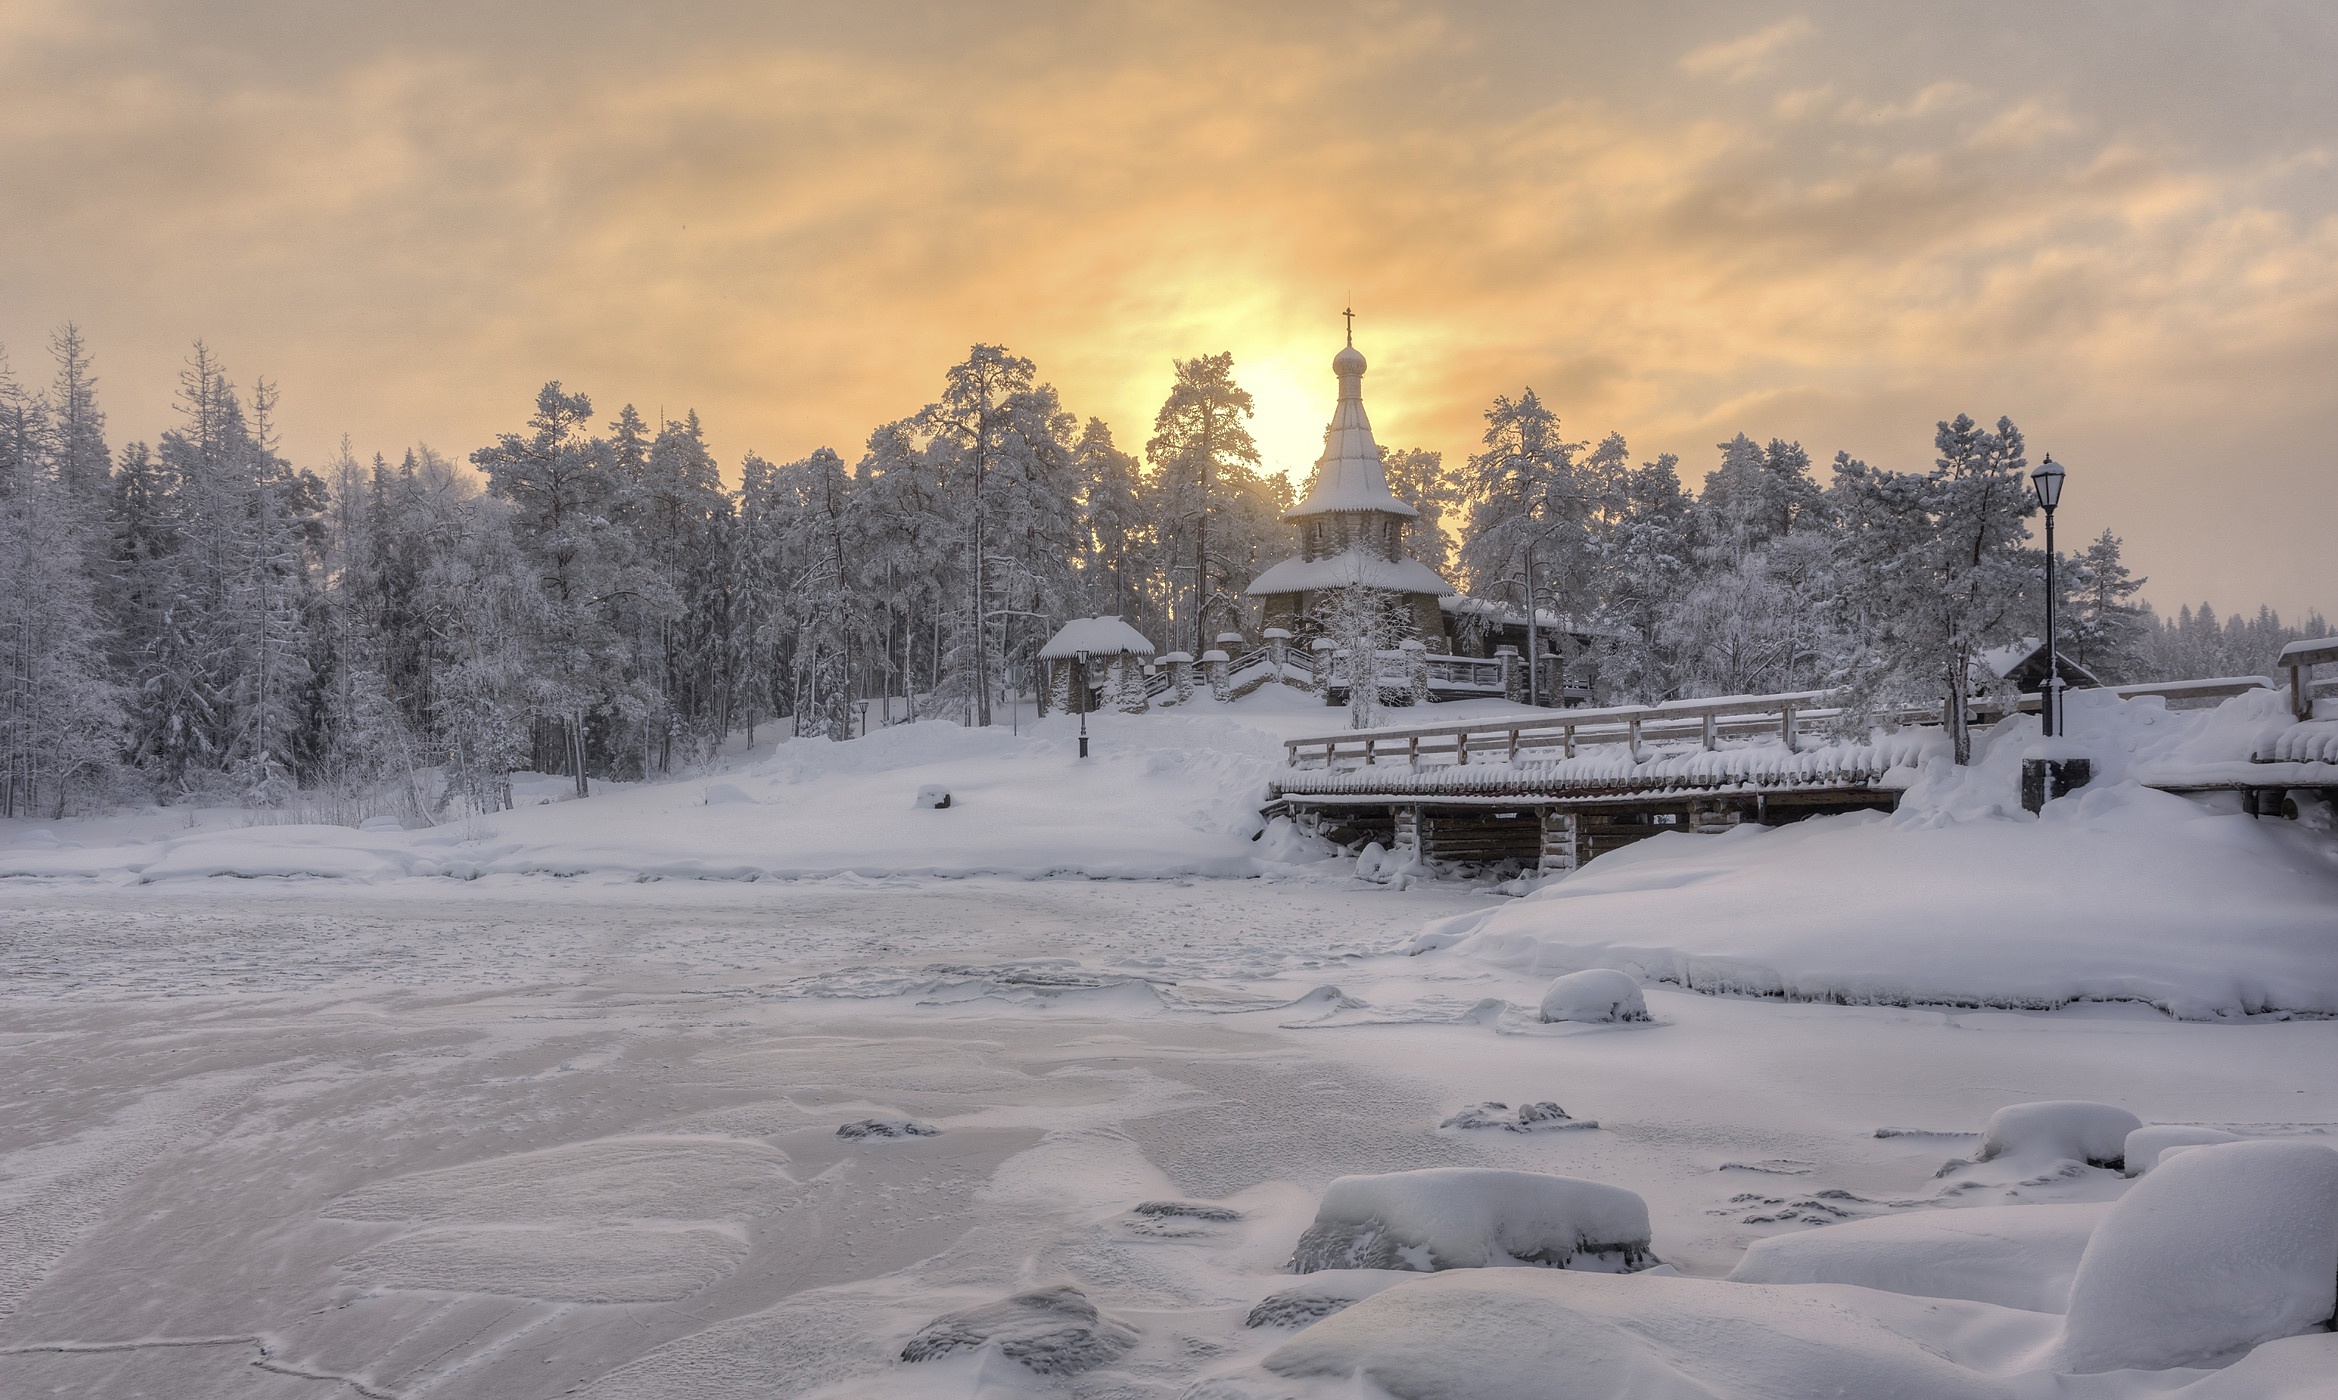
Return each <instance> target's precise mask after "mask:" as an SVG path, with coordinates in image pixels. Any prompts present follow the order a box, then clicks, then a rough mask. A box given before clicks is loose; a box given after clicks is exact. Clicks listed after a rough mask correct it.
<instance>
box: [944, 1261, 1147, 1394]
mask: <svg viewBox="0 0 2338 1400" xmlns="http://www.w3.org/2000/svg"><path fill="white" fill-rule="evenodd" d="M1136 1339H1137V1334H1136V1329H1135V1328H1133V1327H1131V1326H1129V1325H1128V1324H1127V1323H1125V1322H1122V1321H1120V1320H1119V1319H1117V1318H1112V1317H1107V1316H1105V1315H1104V1314H1103V1313H1101V1312H1098V1311H1097V1310H1096V1305H1095V1304H1094V1303H1091V1302H1089V1301H1088V1296H1087V1295H1086V1294H1084V1293H1082V1292H1081V1291H1080V1290H1079V1289H1077V1288H1074V1287H1072V1286H1071V1285H1070V1284H1068V1283H1066V1284H1057V1285H1056V1286H1055V1287H1053V1288H1035V1289H1032V1290H1031V1291H1030V1292H1027V1293H1017V1294H1015V1295H1014V1296H1013V1297H1011V1298H1001V1299H1000V1300H998V1301H997V1302H995V1303H985V1304H983V1305H982V1306H980V1307H975V1308H968V1309H966V1310H965V1311H963V1312H954V1313H945V1314H943V1315H942V1316H940V1317H937V1318H935V1319H934V1320H933V1321H931V1322H929V1323H927V1324H926V1325H925V1326H923V1327H921V1328H919V1329H918V1332H917V1335H916V1336H914V1337H911V1338H910V1339H909V1341H908V1343H907V1344H906V1345H904V1346H903V1347H902V1348H901V1359H902V1360H904V1361H934V1360H938V1359H940V1358H941V1357H944V1356H948V1355H950V1354H952V1353H953V1352H961V1351H972V1350H974V1349H975V1348H977V1347H985V1346H992V1347H996V1348H998V1352H999V1354H1000V1355H1001V1356H1004V1357H1006V1358H1007V1359H1008V1360H1010V1361H1017V1362H1020V1363H1022V1364H1023V1365H1024V1366H1026V1367H1028V1368H1029V1369H1031V1370H1033V1371H1035V1372H1037V1373H1039V1374H1040V1375H1043V1376H1070V1375H1077V1374H1078V1373H1080V1372H1082V1371H1088V1370H1093V1369H1095V1368H1096V1367H1098V1366H1101V1365H1103V1364H1105V1363H1106V1362H1108V1361H1114V1360H1118V1359H1119V1358H1120V1357H1121V1356H1122V1355H1124V1354H1125V1353H1126V1352H1127V1351H1128V1349H1129V1348H1130V1347H1133V1346H1135V1345H1136Z"/></svg>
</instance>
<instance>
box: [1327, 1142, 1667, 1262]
mask: <svg viewBox="0 0 2338 1400" xmlns="http://www.w3.org/2000/svg"><path fill="white" fill-rule="evenodd" d="M1651 1233H1652V1232H1651V1231H1650V1229H1649V1225H1648V1204H1647V1202H1645V1201H1643V1200H1641V1199H1640V1197H1639V1196H1638V1195H1636V1194H1635V1193H1633V1192H1630V1191H1626V1190H1624V1189H1623V1188H1622V1187H1620V1186H1607V1185H1603V1184H1601V1183H1599V1182H1596V1181H1581V1180H1578V1179H1576V1178H1574V1177H1567V1176H1551V1175H1548V1174H1545V1173H1542V1172H1518V1171H1495V1170H1491V1169H1486V1168H1477V1167H1430V1168H1427V1169H1425V1170H1421V1171H1409V1172H1389V1173H1386V1174H1383V1175H1378V1176H1343V1177H1341V1178H1339V1179H1338V1180H1337V1181H1334V1182H1332V1183H1331V1185H1330V1187H1329V1188H1327V1189H1326V1190H1325V1191H1324V1193H1323V1204H1322V1205H1321V1206H1320V1207H1318V1208H1317V1210H1316V1212H1315V1223H1314V1224H1312V1225H1310V1226H1308V1227H1307V1232H1306V1233H1305V1234H1303V1235H1301V1236H1300V1237H1299V1247H1298V1249H1297V1251H1296V1252H1294V1253H1293V1254H1292V1256H1291V1268H1292V1269H1293V1270H1294V1271H1295V1272H1298V1273H1303V1274H1304V1273H1312V1272H1314V1271H1315V1270H1318V1269H1414V1270H1418V1271H1420V1272H1423V1273H1426V1272H1431V1271H1434V1270H1438V1269H1482V1268H1486V1267H1489V1266H1493V1265H1499V1264H1542V1265H1546V1266H1548V1267H1551V1268H1558V1269H1569V1268H1575V1269H1596V1270H1604V1271H1607V1272H1611V1273H1612V1272H1619V1271H1628V1270H1632V1269H1644V1268H1648V1267H1650V1266H1651V1265H1653V1264H1655V1263H1656V1259H1655V1256H1653V1255H1651V1254H1650V1253H1649V1252H1648V1246H1649V1243H1650V1237H1651Z"/></svg>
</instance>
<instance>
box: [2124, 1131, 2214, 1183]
mask: <svg viewBox="0 0 2338 1400" xmlns="http://www.w3.org/2000/svg"><path fill="white" fill-rule="evenodd" d="M2239 1141H2240V1137H2239V1135H2238V1134H2235V1133H2228V1132H2226V1131H2224V1129H2222V1128H2194V1127H2187V1126H2184V1125H2182V1124H2176V1123H2154V1124H2152V1125H2150V1126H2149V1127H2144V1128H2137V1129H2136V1130H2135V1131H2134V1132H2131V1133H2129V1134H2127V1160H2126V1166H2125V1168H2124V1169H2125V1171H2126V1173H2127V1175H2129V1176H2141V1175H2143V1174H2144V1173H2145V1172H2147V1171H2150V1170H2151V1169H2152V1168H2153V1167H2156V1166H2158V1165H2159V1156H2160V1154H2161V1153H2162V1152H2165V1151H2167V1150H2168V1149H2169V1148H2171V1147H2193V1146H2197V1145H2199V1144H2202V1143H2212V1142H2239Z"/></svg>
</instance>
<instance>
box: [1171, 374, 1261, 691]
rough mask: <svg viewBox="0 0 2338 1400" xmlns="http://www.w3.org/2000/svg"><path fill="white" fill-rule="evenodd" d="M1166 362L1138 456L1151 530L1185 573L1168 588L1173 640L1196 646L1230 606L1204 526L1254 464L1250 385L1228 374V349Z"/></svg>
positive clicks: (1217, 553)
mask: <svg viewBox="0 0 2338 1400" xmlns="http://www.w3.org/2000/svg"><path fill="white" fill-rule="evenodd" d="M1170 363H1171V365H1172V366H1173V367H1174V370H1175V378H1174V379H1173V380H1172V381H1171V383H1170V386H1169V394H1168V397H1167V398H1165V399H1163V400H1162V401H1161V408H1160V411H1159V412H1158V413H1156V414H1155V415H1154V417H1153V436H1152V438H1151V439H1150V440H1149V441H1147V442H1146V444H1145V460H1146V461H1147V462H1149V463H1150V464H1151V465H1152V469H1153V476H1152V482H1151V488H1152V493H1153V498H1154V506H1155V511H1156V513H1155V517H1154V522H1153V528H1154V531H1155V533H1156V534H1157V535H1158V536H1159V538H1160V539H1161V541H1162V545H1163V549H1164V552H1165V553H1166V554H1167V556H1168V559H1169V561H1170V563H1169V568H1170V570H1171V571H1172V574H1171V576H1172V577H1173V578H1174V577H1175V574H1176V571H1178V570H1184V571H1186V572H1187V573H1188V575H1189V580H1190V582H1189V586H1188V588H1187V589H1186V590H1184V591H1182V592H1178V591H1176V590H1174V589H1173V592H1172V596H1173V600H1174V601H1173V603H1172V607H1173V610H1174V614H1175V627H1176V631H1177V634H1178V636H1179V637H1180V638H1181V639H1183V640H1182V641H1181V642H1180V645H1181V646H1183V645H1185V644H1186V643H1187V642H1190V647H1189V648H1188V649H1189V650H1191V651H1193V652H1195V653H1197V654H1198V653H1200V652H1202V651H1205V650H1207V649H1208V647H1209V638H1210V637H1211V636H1212V635H1213V632H1212V626H1213V624H1212V619H1225V618H1226V617H1227V613H1228V609H1229V608H1231V607H1233V606H1235V604H1234V596H1235V595H1234V593H1233V592H1232V591H1231V590H1230V589H1229V582H1230V581H1229V579H1228V577H1227V570H1226V568H1225V561H1224V558H1223V553H1224V551H1222V550H1213V549H1212V547H1211V541H1210V530H1211V527H1212V524H1213V522H1214V521H1215V520H1216V518H1217V517H1218V515H1219V514H1220V504H1221V501H1222V500H1223V499H1224V498H1226V497H1228V496H1230V495H1231V494H1233V493H1232V491H1231V490H1230V489H1229V488H1231V487H1235V486H1237V485H1238V484H1239V479H1240V477H1241V476H1242V475H1243V474H1250V475H1255V474H1256V472H1257V469H1258V461H1259V458H1258V444H1257V443H1256V442H1255V441H1253V440H1252V439H1251V436H1250V429H1249V427H1248V426H1247V425H1246V424H1245V422H1244V420H1245V419H1247V418H1249V417H1250V416H1251V415H1252V413H1253V412H1254V411H1255V410H1254V406H1253V404H1252V402H1251V398H1250V391H1249V390H1247V389H1245V388H1243V387H1242V386H1241V385H1240V384H1238V383H1236V382H1235V381H1234V354H1233V352H1232V351H1221V352H1220V353H1218V354H1215V355H1196V356H1194V357H1193V358H1192V359H1190V360H1172V361H1170ZM1248 582H1249V580H1248V579H1247V578H1245V579H1244V580H1242V583H1243V584H1247V583H1248Z"/></svg>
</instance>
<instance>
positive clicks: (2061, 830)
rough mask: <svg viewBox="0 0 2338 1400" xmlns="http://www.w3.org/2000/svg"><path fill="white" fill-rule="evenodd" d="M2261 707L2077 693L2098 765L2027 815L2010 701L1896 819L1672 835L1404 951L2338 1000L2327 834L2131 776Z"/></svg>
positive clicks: (1898, 989) (2195, 759)
mask: <svg viewBox="0 0 2338 1400" xmlns="http://www.w3.org/2000/svg"><path fill="white" fill-rule="evenodd" d="M2268 703H2269V702H2268V701H2266V700H2265V699H2264V698H2263V697H2261V696H2243V697H2240V698H2238V699H2236V700H2233V701H2231V702H2228V704H2226V705H2225V706H2224V707H2222V708H2220V709H2218V710H2216V711H2211V712H2206V713H2203V714H2191V715H2180V716H2179V715H2171V714H2169V713H2168V712H2167V711H2166V710H2165V709H2164V708H2161V707H2159V706H2158V705H2156V704H2144V703H2142V702H2126V703H2121V702H2118V701H2115V700H2096V701H2095V702H2093V703H2091V704H2087V705H2081V704H2080V703H2079V700H2078V697H2075V696H2074V697H2073V698H2072V709H2073V725H2072V728H2073V731H2074V736H2073V738H2072V739H2071V740H2070V741H2067V742H2068V744H2069V745H2070V746H2072V747H2073V748H2074V750H2075V751H2077V752H2083V753H2087V754H2091V755H2092V756H2094V757H2095V760H2096V773H2097V782H2096V783H2095V785H2094V786H2092V787H2090V788H2087V789H2085V790H2082V791H2081V792H2078V793H2076V794H2073V795H2072V796H2070V797H2068V798H2065V799H2062V800H2061V801H2058V802H2054V803H2051V804H2049V805H2048V806H2047V808H2046V810H2045V811H2044V812H2043V813H2041V814H2040V815H2039V816H2037V817H2034V818H2033V817H2031V816H2029V815H2028V814H2026V813H2024V812H2022V811H2021V810H2020V807H2019V803H2018V799H2017V794H2018V778H2019V772H2020V765H2021V760H2022V757H2023V755H2024V753H2025V751H2026V750H2028V749H2030V748H2032V747H2034V746H2035V744H2036V742H2037V741H2036V738H2035V731H2036V722H2035V720H2033V719H2030V718H2028V717H2023V718H2021V719H2017V720H2013V721H2009V722H2007V723H2006V724H2003V725H2000V726H1999V727H1998V729H1997V730H1996V731H1995V732H1993V733H1991V734H1989V735H1987V736H1984V738H1983V741H1982V743H1981V746H1980V748H1979V750H1978V751H1977V754H1976V762H1975V763H1974V764H1973V765H1972V766H1970V767H1968V768H1962V769H1959V768H1956V767H1954V766H1952V765H1950V764H1948V763H1946V762H1945V761H1942V760H1935V761H1933V762H1931V763H1929V764H1928V765H1927V766H1926V767H1925V769H1924V770H1923V771H1922V772H1921V773H1920V774H1918V775H1917V776H1916V777H1915V779H1914V781H1913V783H1912V785H1911V786H1910V788H1909V790H1908V792H1907V794H1906V796H1905V798H1904V799H1903V801H1902V803H1901V805H1900V808H1899V810H1898V811H1897V812H1894V813H1892V814H1890V815H1888V816H1886V815H1883V814H1862V815H1856V816H1842V817H1824V818H1818V819H1815V820H1811V821H1805V822H1800V823H1797V824H1795V825H1791V826H1785V827H1776V828H1761V827H1751V826H1749V827H1741V828H1739V829H1737V830H1735V831H1732V832H1729V833H1727V834H1725V835H1720V836H1706V835H1688V834H1685V833H1684V834H1672V833H1668V834H1666V835H1662V836H1658V837H1655V838H1654V839H1652V840H1648V841H1644V842H1641V843H1639V844H1637V845H1633V846H1630V847H1626V848H1625V849H1623V850H1620V851H1615V852H1612V853H1610V854H1608V855H1604V856H1601V857H1600V858H1598V859H1597V860H1594V861H1592V862H1590V863H1589V864H1587V865H1586V866H1584V867H1583V868H1582V869H1581V870H1579V871H1577V872H1575V873H1574V874H1573V875H1570V876H1568V877H1567V878H1565V879H1563V880H1560V881H1557V882H1555V883H1553V884H1550V885H1547V886H1545V887H1544V888H1542V889H1540V890H1538V891H1536V892H1535V893H1533V894H1531V895H1529V896H1528V897H1526V898H1524V899H1522V900H1519V901H1518V902H1516V903H1514V904H1510V905H1506V906H1503V907H1501V908H1498V909H1493V910H1488V911H1486V912H1484V913H1481V914H1474V915H1465V916H1462V917H1460V918H1457V919H1450V920H1445V921H1442V922H1440V923H1437V924H1433V925H1431V926H1430V927H1429V928H1427V929H1426V930H1425V931H1424V932H1423V933H1422V934H1421V936H1420V937H1419V938H1417V939H1416V940H1415V941H1414V942H1413V944H1412V945H1411V951H1413V952H1415V953H1423V952H1432V951H1437V950H1441V949H1448V948H1450V949H1456V950H1458V951H1460V952H1461V953H1463V954H1465V955H1467V956H1471V957H1476V958H1482V959H1484V960H1486V961H1489V962H1491V963H1494V964H1496V965H1499V966H1503V967H1507V968H1511V969H1513V970H1516V971H1519V972H1522V973H1526V974H1530V975H1534V976H1540V977H1549V976H1554V975H1557V974H1562V973H1570V972H1577V971H1582V970H1585V969H1590V968H1614V969H1617V970H1620V971H1623V972H1628V973H1631V974H1633V975H1634V976H1636V977H1640V978H1642V979H1645V980H1652V981H1661V982H1671V983H1677V984H1678V985H1680V986H1683V987H1688V988H1692V989H1695V990H1699V991H1710V992H1736V993H1750V994H1754V995H1761V996H1779V997H1787V998H1793V999H1801V1000H1815V1001H1841V1002H1852V1003H1881V1004H1898V1005H1907V1004H1944V1005H1952V1006H1999V1007H2028V1008H2050V1007H2055V1006H2060V1005H2063V1004H2065V1003H2068V1002H2072V1001H2079V1000H2125V1001H2142V1002H2149V1003H2151V1004H2152V1005H2155V1006H2158V1007H2159V1008H2161V1009H2162V1010H2164V1011H2166V1012H2168V1013H2170V1014H2172V1015H2175V1016H2180V1017H2185V1018H2189V1019H2215V1018H2224V1017H2236V1016H2244V1015H2250V1014H2257V1013H2264V1012H2314V1013H2325V1014H2328V1013H2338V841H2334V840H2333V839H2332V837H2331V836H2330V835H2329V833H2327V832H2323V831H2319V830H2316V829H2314V828H2312V827H2310V826H2308V825H2306V824H2303V823H2297V822H2286V821H2279V820H2259V819H2257V818H2253V817H2245V816H2241V815H2239V814H2238V813H2237V811H2223V810H2219V808H2218V807H2217V805H2216V804H2214V803H2212V802H2207V801H2199V800H2193V799H2189V798H2184V797H2178V796H2174V795H2171V794H2168V793H2163V792H2159V791H2156V790H2154V789H2150V788H2146V787H2143V786H2141V785H2139V784H2138V783H2137V782H2136V781H2134V780H2133V776H2132V775H2133V774H2135V773H2137V772H2142V771H2146V770H2149V771H2151V772H2155V773H2156V772H2159V771H2161V770H2164V769H2168V768H2170V767H2171V766H2175V767H2186V766H2189V767H2194V768H2196V767H2201V766H2204V765H2208V764H2211V763H2212V762H2225V761H2227V760H2229V759H2230V758H2231V755H2233V754H2236V753H2237V754H2240V755H2241V756H2242V758H2241V760H2240V761H2242V762H2244V763H2245V761H2246V754H2247V753H2248V752H2249V747H2250V746H2251V745H2252V744H2255V743H2259V742H2262V740H2263V735H2264V733H2265V731H2266V729H2267V727H2268V726H2269V725H2272V724H2275V723H2276V720H2274V719H2269V718H2267V716H2266V715H2265V714H2264V713H2260V712H2261V711H2264V710H2265V709H2266V708H2267V705H2268Z"/></svg>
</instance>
